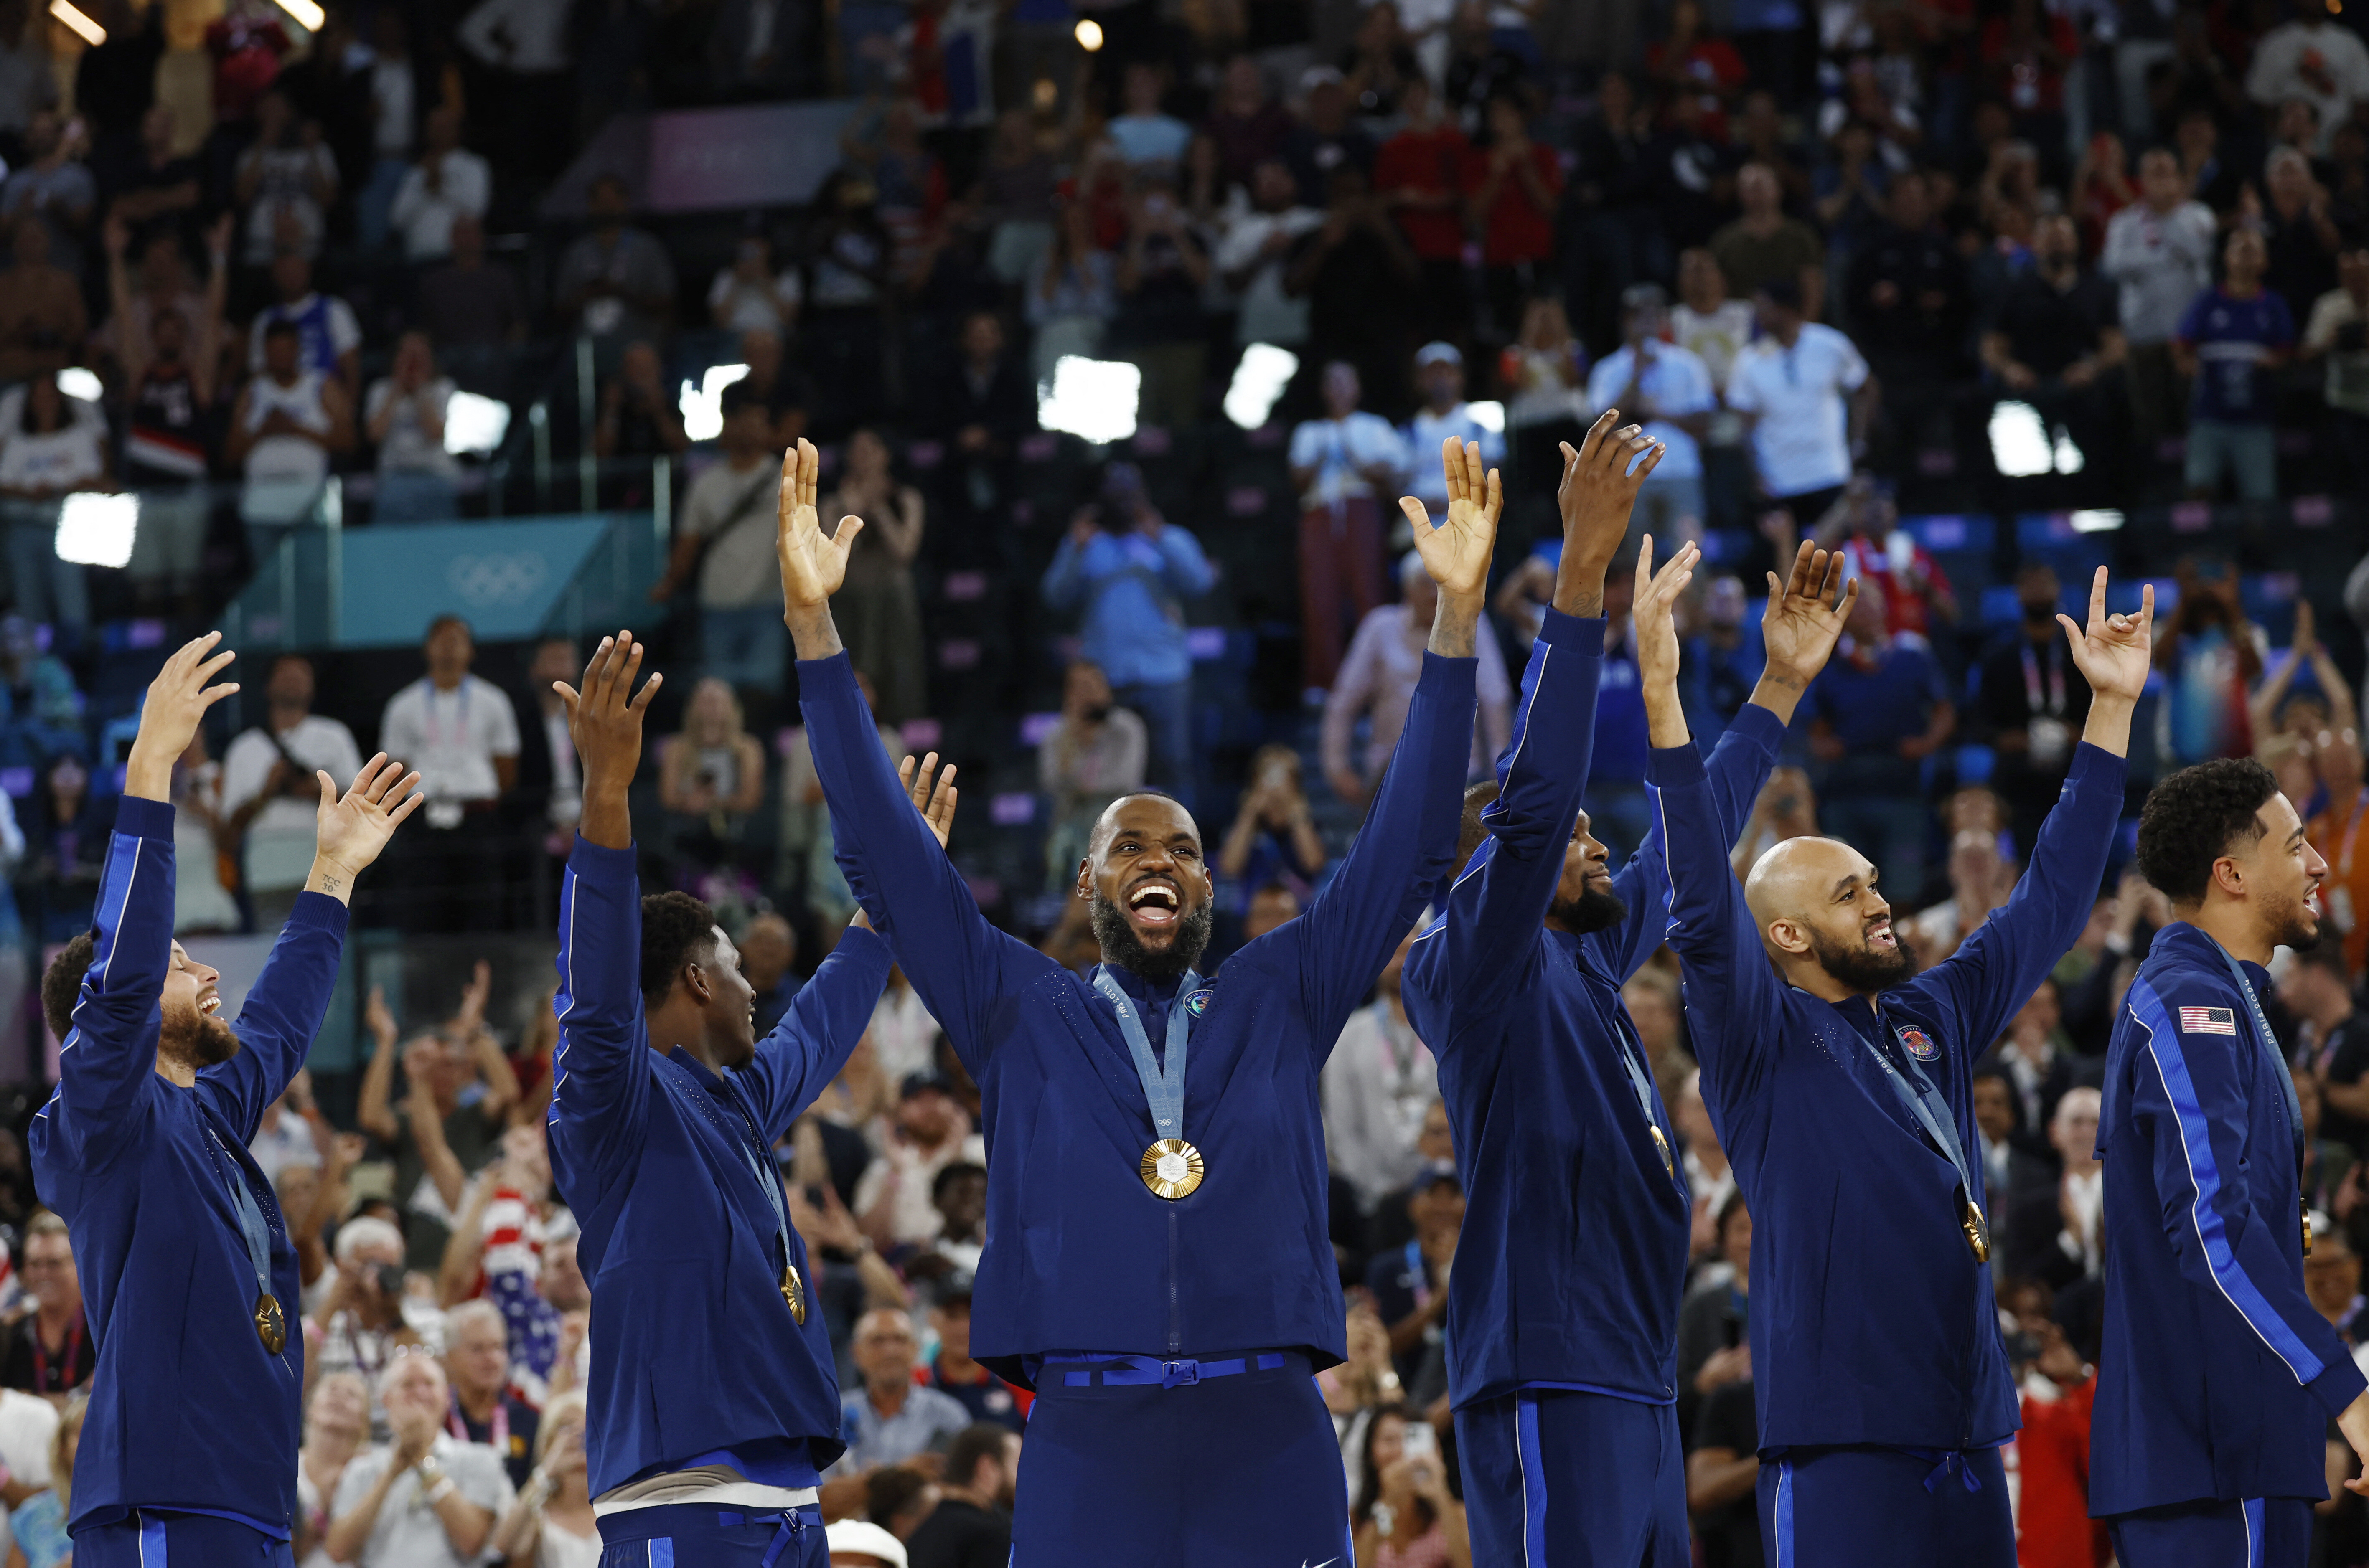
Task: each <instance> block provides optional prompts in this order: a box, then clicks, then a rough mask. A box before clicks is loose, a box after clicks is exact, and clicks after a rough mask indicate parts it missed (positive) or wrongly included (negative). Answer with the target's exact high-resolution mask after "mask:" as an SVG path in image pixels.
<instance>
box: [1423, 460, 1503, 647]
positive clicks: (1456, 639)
mask: <svg viewBox="0 0 2369 1568" xmlns="http://www.w3.org/2000/svg"><path fill="white" fill-rule="evenodd" d="M1439 461H1440V467H1441V468H1442V469H1443V470H1445V471H1446V472H1447V476H1448V516H1447V517H1446V518H1445V519H1444V520H1443V521H1441V522H1439V523H1437V524H1435V523H1433V522H1432V520H1431V511H1430V508H1428V507H1426V506H1425V505H1424V504H1423V503H1422V502H1421V501H1419V500H1417V499H1416V498H1415V497H1413V496H1412V495H1402V496H1401V497H1399V509H1400V510H1401V511H1402V512H1404V513H1405V514H1406V517H1407V521H1408V522H1409V523H1410V524H1412V525H1413V528H1414V548H1415V551H1416V552H1417V553H1418V554H1420V555H1421V556H1422V557H1423V567H1424V570H1425V571H1426V572H1428V573H1430V574H1431V580H1432V581H1433V582H1435V583H1436V584H1438V585H1439V608H1438V610H1437V612H1436V614H1435V615H1434V616H1433V617H1432V622H1431V643H1430V648H1431V651H1432V652H1433V653H1440V654H1444V655H1446V656H1448V657H1449V658H1458V659H1469V658H1471V656H1472V646H1473V627H1474V626H1475V625H1476V624H1477V623H1478V622H1479V619H1480V615H1481V604H1482V593H1483V591H1484V590H1485V589H1486V588H1487V587H1488V585H1489V558H1490V555H1491V552H1492V551H1494V550H1495V549H1496V545H1497V517H1498V515H1499V514H1500V513H1502V512H1503V511H1504V510H1505V485H1504V483H1502V482H1501V481H1500V480H1499V478H1498V476H1497V471H1496V470H1495V469H1493V468H1485V467H1484V466H1483V465H1482V461H1481V443H1480V442H1478V441H1473V442H1469V443H1467V444H1466V445H1464V446H1462V447H1459V446H1458V445H1457V443H1456V439H1455V437H1449V438H1448V439H1447V440H1445V441H1443V442H1441V443H1440V446H1439Z"/></svg>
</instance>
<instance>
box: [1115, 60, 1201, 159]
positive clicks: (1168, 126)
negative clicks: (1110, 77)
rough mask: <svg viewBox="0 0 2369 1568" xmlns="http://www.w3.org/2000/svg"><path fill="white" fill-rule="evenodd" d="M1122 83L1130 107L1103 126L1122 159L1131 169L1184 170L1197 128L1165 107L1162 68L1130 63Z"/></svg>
mask: <svg viewBox="0 0 2369 1568" xmlns="http://www.w3.org/2000/svg"><path fill="white" fill-rule="evenodd" d="M1121 83H1122V85H1121V91H1122V94H1123V95H1124V97H1125V98H1126V108H1125V109H1124V111H1123V112H1121V113H1118V114H1116V115H1113V116H1112V117H1111V118H1110V120H1109V121H1108V123H1106V124H1105V125H1104V127H1103V130H1104V134H1106V135H1108V136H1109V137H1110V139H1111V140H1112V141H1113V142H1116V143H1117V145H1118V152H1119V157H1120V159H1121V160H1122V161H1124V162H1125V163H1126V164H1127V166H1128V167H1129V168H1131V169H1141V168H1147V167H1157V166H1160V165H1167V166H1168V167H1169V168H1171V169H1172V170H1173V169H1175V168H1178V167H1181V166H1182V165H1183V164H1184V149H1185V147H1186V145H1187V144H1188V143H1190V142H1192V140H1193V128H1192V127H1191V126H1189V125H1186V124H1185V123H1184V121H1183V120H1181V119H1177V118H1176V117H1175V116H1174V115H1172V114H1168V113H1166V112H1165V111H1163V110H1162V108H1161V107H1160V100H1161V98H1162V96H1163V95H1164V92H1165V90H1166V86H1167V84H1166V83H1165V82H1163V81H1162V78H1161V73H1160V68H1159V67H1158V66H1156V65H1153V64H1150V62H1145V61H1133V62H1129V63H1128V65H1127V72H1126V74H1125V75H1124V76H1123V77H1122V78H1121Z"/></svg>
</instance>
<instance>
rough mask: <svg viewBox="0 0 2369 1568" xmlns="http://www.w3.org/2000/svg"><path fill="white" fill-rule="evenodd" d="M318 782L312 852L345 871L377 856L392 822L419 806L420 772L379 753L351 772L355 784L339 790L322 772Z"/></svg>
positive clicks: (390, 832) (392, 830) (391, 832)
mask: <svg viewBox="0 0 2369 1568" xmlns="http://www.w3.org/2000/svg"><path fill="white" fill-rule="evenodd" d="M316 777H317V778H319V779H320V782H321V805H320V809H319V811H318V812H316V813H315V817H314V825H313V842H314V846H315V853H316V854H318V855H320V856H321V857H322V858H325V859H329V860H334V861H336V862H337V863H338V865H340V866H343V867H344V868H345V869H347V870H348V871H354V872H358V871H360V870H361V869H363V868H365V867H367V866H368V865H369V864H370V863H371V862H372V861H373V860H375V859H377V858H378V857H379V851H381V850H382V849H384V848H385V847H386V841H387V840H388V839H389V838H391V837H393V836H394V835H395V827H396V824H400V823H401V822H402V821H403V819H404V818H406V817H407V816H409V815H410V814H411V813H412V812H416V811H418V809H419V802H420V801H423V800H425V799H427V797H426V796H425V795H423V794H422V793H420V790H419V775H418V774H417V773H406V772H405V771H404V770H403V764H401V763H399V762H391V761H389V760H388V759H387V755H386V753H384V752H381V753H379V754H378V755H377V756H374V757H372V758H371V759H370V761H369V762H368V763H367V764H366V765H364V767H363V768H362V770H361V772H360V773H358V774H356V775H355V776H354V787H353V788H352V789H350V790H347V791H346V792H345V793H344V794H343V795H340V794H338V781H337V780H336V779H334V778H330V777H329V776H328V775H327V774H326V773H321V774H318V775H316Z"/></svg>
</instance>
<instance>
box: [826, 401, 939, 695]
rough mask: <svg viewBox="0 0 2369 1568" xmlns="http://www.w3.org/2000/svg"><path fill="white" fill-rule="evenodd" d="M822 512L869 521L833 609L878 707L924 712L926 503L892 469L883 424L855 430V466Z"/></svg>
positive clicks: (850, 457)
mask: <svg viewBox="0 0 2369 1568" xmlns="http://www.w3.org/2000/svg"><path fill="white" fill-rule="evenodd" d="M822 512H823V515H824V516H826V517H830V518H831V519H832V523H833V526H834V527H835V526H837V522H838V519H839V518H841V517H851V516H853V517H862V518H863V519H864V530H863V531H862V532H861V533H859V534H857V535H856V536H855V544H854V548H853V550H852V551H849V554H848V559H847V577H846V581H845V582H844V583H843V584H842V585H841V587H840V591H839V592H838V593H837V594H836V595H834V596H832V598H831V613H832V614H833V615H834V616H835V617H836V618H837V619H838V622H839V626H840V633H841V637H842V638H844V639H845V641H846V644H847V651H848V655H849V657H850V658H851V659H852V660H853V662H854V665H855V667H856V668H857V669H859V670H862V671H863V672H864V675H865V676H867V677H868V678H869V679H870V680H871V682H872V689H873V691H874V693H875V701H876V702H877V703H878V706H877V707H876V708H875V709H874V710H873V711H874V712H875V713H876V714H877V715H878V716H879V717H880V718H881V719H882V720H884V721H886V722H888V723H891V724H901V723H903V722H905V721H906V720H908V719H917V718H919V717H921V715H922V714H923V713H925V712H927V711H928V710H929V689H928V686H927V683H926V677H925V676H924V675H923V671H922V659H921V653H922V649H923V646H924V643H923V642H922V632H921V598H920V596H919V595H918V594H916V593H915V591H914V588H913V561H914V558H915V557H916V556H918V555H919V554H921V529H922V527H923V523H924V518H925V507H924V505H923V503H922V499H921V492H920V491H919V490H917V489H915V488H914V487H913V486H911V485H910V484H906V483H900V482H899V481H898V478H897V476H896V475H895V473H894V472H891V471H890V468H889V452H888V443H887V441H885V440H883V439H882V438H881V437H880V434H879V432H878V431H876V430H871V429H860V430H858V431H856V432H855V433H854V434H853V436H850V437H848V439H847V468H846V470H845V472H843V473H842V474H841V477H840V482H839V488H838V490H837V491H835V492H834V493H833V494H830V496H828V497H826V498H825V499H824V501H823V504H822Z"/></svg>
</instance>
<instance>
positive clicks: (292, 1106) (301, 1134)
mask: <svg viewBox="0 0 2369 1568" xmlns="http://www.w3.org/2000/svg"><path fill="white" fill-rule="evenodd" d="M332 1133H333V1129H331V1127H330V1126H329V1119H328V1118H327V1117H326V1116H323V1115H322V1114H321V1108H320V1107H319V1106H317V1105H316V1104H315V1103H314V1100H313V1074H311V1072H309V1071H308V1070H306V1069H303V1068H299V1069H297V1073H296V1076H295V1077H293V1078H292V1079H290V1080H289V1081H288V1087H287V1088H286V1089H284V1090H282V1091H281V1092H280V1097H279V1098H278V1099H276V1100H273V1101H272V1102H271V1103H270V1104H269V1105H267V1106H265V1107H264V1108H263V1118H262V1119H261V1120H260V1121H258V1122H257V1123H256V1128H255V1136H254V1137H252V1138H250V1139H248V1140H247V1143H246V1148H247V1153H251V1154H253V1155H254V1156H255V1163H256V1165H257V1167H259V1168H260V1169H261V1170H262V1172H263V1177H264V1179H265V1180H266V1181H269V1182H271V1183H273V1184H274V1185H277V1184H278V1182H279V1180H280V1172H282V1171H284V1170H286V1169H288V1168H289V1167H291V1166H292V1165H309V1166H311V1167H312V1168H313V1169H315V1170H318V1169H320V1168H321V1164H322V1156H323V1151H324V1150H325V1149H326V1150H328V1152H329V1155H330V1157H331V1158H334V1157H335V1155H336V1151H335V1149H334V1147H333V1146H332V1144H331V1137H332ZM302 1221H303V1214H302V1213H301V1212H300V1213H298V1214H296V1215H293V1216H292V1217H291V1221H290V1225H291V1229H293V1228H294V1227H295V1226H296V1225H298V1224H301V1223H302Z"/></svg>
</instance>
